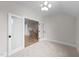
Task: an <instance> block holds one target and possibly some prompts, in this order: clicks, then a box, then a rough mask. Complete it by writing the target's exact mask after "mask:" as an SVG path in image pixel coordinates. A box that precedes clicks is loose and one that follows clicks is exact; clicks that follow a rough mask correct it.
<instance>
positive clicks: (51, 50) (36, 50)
mask: <svg viewBox="0 0 79 59" xmlns="http://www.w3.org/2000/svg"><path fill="white" fill-rule="evenodd" d="M76 56H79V55H78V53H77V51H76V48H73V47H70V46H66V45H62V44H58V43H54V42H51V41H40V42H37V43H35V44H33V45H31V46H29V47H26V48H25V49H23V50H21V51H19V52H17V53H15V54H13V55H11V56H10V57H76Z"/></svg>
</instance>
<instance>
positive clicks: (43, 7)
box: [41, 1, 52, 11]
mask: <svg viewBox="0 0 79 59" xmlns="http://www.w3.org/2000/svg"><path fill="white" fill-rule="evenodd" d="M51 7H52V5H51V4H50V3H48V1H44V2H43V3H42V4H41V10H42V11H48V9H49V8H51Z"/></svg>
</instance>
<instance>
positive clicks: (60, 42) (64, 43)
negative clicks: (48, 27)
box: [40, 39, 76, 48]
mask: <svg viewBox="0 0 79 59" xmlns="http://www.w3.org/2000/svg"><path fill="white" fill-rule="evenodd" d="M42 40H43V39H42ZM42 40H40V41H42ZM47 41H52V42H56V43H59V44H63V45H67V46H71V47H75V48H76V45H73V44H69V43H66V42H62V41H58V40H47Z"/></svg>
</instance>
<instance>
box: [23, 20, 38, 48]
mask: <svg viewBox="0 0 79 59" xmlns="http://www.w3.org/2000/svg"><path fill="white" fill-rule="evenodd" d="M38 25H39V23H38V21H34V20H30V19H25V35H24V36H25V47H27V46H30V45H32V44H34V43H36V42H38V39H39V38H38V37H39V32H38V29H39V27H38Z"/></svg>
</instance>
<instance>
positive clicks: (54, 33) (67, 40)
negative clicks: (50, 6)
mask: <svg viewBox="0 0 79 59" xmlns="http://www.w3.org/2000/svg"><path fill="white" fill-rule="evenodd" d="M42 19H43V23H44V24H45V26H46V30H45V32H46V35H45V39H46V40H52V41H55V42H60V43H64V44H67V45H71V46H75V45H76V40H75V24H76V23H75V17H73V16H70V15H67V14H56V15H52V16H45V17H42Z"/></svg>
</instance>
